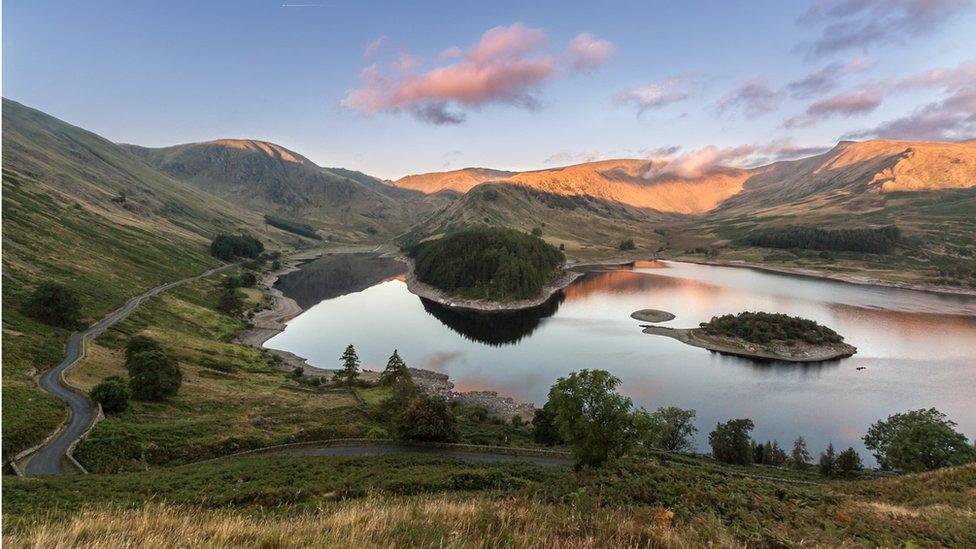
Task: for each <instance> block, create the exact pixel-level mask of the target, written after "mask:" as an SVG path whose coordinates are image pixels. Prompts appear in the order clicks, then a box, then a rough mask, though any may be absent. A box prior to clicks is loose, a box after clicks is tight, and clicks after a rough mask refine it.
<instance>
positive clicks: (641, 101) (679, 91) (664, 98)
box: [614, 75, 693, 114]
mask: <svg viewBox="0 0 976 549" xmlns="http://www.w3.org/2000/svg"><path fill="white" fill-rule="evenodd" d="M692 84H693V79H692V78H691V77H690V76H687V75H677V76H669V77H667V78H665V79H664V80H660V81H658V82H653V83H651V84H648V85H646V86H642V87H639V88H633V89H630V90H625V91H622V92H619V93H617V95H615V96H614V102H615V103H617V104H619V105H633V106H635V107H637V113H638V114H642V113H644V112H645V111H648V110H653V109H659V108H662V107H665V106H667V105H670V104H672V103H677V102H678V101H682V100H684V99H687V98H688V97H690V96H691V93H692V92H691V87H692Z"/></svg>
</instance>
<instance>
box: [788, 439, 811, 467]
mask: <svg viewBox="0 0 976 549" xmlns="http://www.w3.org/2000/svg"><path fill="white" fill-rule="evenodd" d="M810 459H812V458H811V457H810V451H809V450H807V441H806V440H803V437H797V439H796V440H795V441H793V452H791V453H790V465H792V466H793V468H794V469H803V468H805V467H806V466H807V465H808V464H809V463H810Z"/></svg>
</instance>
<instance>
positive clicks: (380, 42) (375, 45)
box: [363, 36, 387, 59]
mask: <svg viewBox="0 0 976 549" xmlns="http://www.w3.org/2000/svg"><path fill="white" fill-rule="evenodd" d="M386 40H387V38H386V36H380V37H379V38H377V39H376V40H373V41H372V42H370V43H369V44H368V45H367V46H366V49H365V50H364V51H363V59H369V58H371V57H373V56H374V55H376V54H377V53H379V51H380V50H381V49H383V46H385V45H386Z"/></svg>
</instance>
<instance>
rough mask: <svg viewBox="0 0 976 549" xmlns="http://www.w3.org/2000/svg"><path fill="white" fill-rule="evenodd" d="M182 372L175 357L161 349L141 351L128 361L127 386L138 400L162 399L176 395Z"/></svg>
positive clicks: (181, 379)
mask: <svg viewBox="0 0 976 549" xmlns="http://www.w3.org/2000/svg"><path fill="white" fill-rule="evenodd" d="M181 383H183V373H182V372H181V371H180V365H179V363H178V362H176V360H175V359H173V358H172V357H170V356H168V355H167V354H166V353H164V352H163V351H159V350H155V351H143V352H141V353H137V354H135V355H133V356H132V360H130V361H129V388H130V389H132V396H133V397H134V398H136V399H138V400H162V399H164V398H167V397H171V396H174V395H176V393H177V392H178V391H179V389H180V384H181Z"/></svg>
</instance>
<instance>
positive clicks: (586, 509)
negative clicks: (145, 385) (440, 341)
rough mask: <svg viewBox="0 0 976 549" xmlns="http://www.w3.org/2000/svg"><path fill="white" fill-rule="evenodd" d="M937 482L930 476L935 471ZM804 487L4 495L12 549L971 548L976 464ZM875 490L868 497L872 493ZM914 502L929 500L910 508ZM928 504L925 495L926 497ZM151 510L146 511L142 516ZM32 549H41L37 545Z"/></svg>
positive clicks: (434, 474) (312, 466) (374, 487)
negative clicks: (69, 546)
mask: <svg viewBox="0 0 976 549" xmlns="http://www.w3.org/2000/svg"><path fill="white" fill-rule="evenodd" d="M930 475H931V474H930ZM930 475H919V476H910V477H904V478H895V479H886V480H876V481H871V482H870V483H866V482H843V481H839V482H834V483H831V484H828V485H822V486H797V485H791V484H785V483H779V482H770V481H762V480H754V479H747V478H739V477H735V476H729V475H727V474H723V473H722V472H720V471H717V472H716V471H708V470H703V469H700V468H695V467H682V466H680V465H677V464H675V463H672V462H669V461H659V460H657V459H647V458H640V459H637V458H634V459H626V460H623V461H621V462H619V463H617V464H615V465H613V466H610V467H606V468H604V469H602V470H601V471H599V472H598V473H593V472H588V473H587V472H584V473H583V474H581V475H575V474H574V473H573V472H572V471H571V469H570V468H568V467H562V468H545V467H540V466H533V465H529V464H475V463H468V462H458V461H453V460H448V459H443V458H436V457H417V456H386V457H373V458H322V457H318V458H308V457H304V458H303V457H287V456H260V457H247V458H240V459H233V460H226V461H218V462H212V463H207V464H200V465H192V466H187V467H182V468H176V469H168V470H163V471H158V472H147V473H129V474H123V475H108V476H106V475H91V476H86V477H66V478H57V479H53V478H52V479H39V480H19V479H16V480H15V479H11V480H8V481H6V482H5V486H4V488H5V490H4V494H3V504H4V537H5V540H4V541H5V542H6V543H8V544H11V546H12V547H17V546H21V545H24V544H28V543H34V544H39V545H50V544H51V543H53V542H54V541H56V540H61V541H62V542H64V543H67V542H71V543H77V542H79V541H81V540H85V541H89V542H90V541H92V540H99V541H101V543H103V544H105V545H110V544H112V543H120V540H129V541H132V542H137V543H147V542H149V541H155V542H156V543H159V544H171V543H173V542H176V541H178V542H179V543H183V544H189V545H195V544H197V543H206V544H208V545H210V544H214V543H215V542H216V541H217V540H219V542H221V543H224V544H230V545H241V544H244V545H256V544H261V543H265V544H268V543H271V544H273V545H278V546H280V545H305V544H315V543H319V544H324V543H329V542H332V543H339V544H342V545H357V546H363V545H367V546H371V545H383V546H390V545H404V544H410V545H424V546H427V545H438V546H439V545H444V544H447V545H451V546H485V545H517V546H523V545H530V546H553V545H564V544H572V545H597V546H615V545H618V546H619V545H648V544H655V545H656V544H662V545H665V546H670V545H679V546H688V545H701V544H703V543H705V542H707V541H711V542H712V543H717V544H720V545H729V544H746V543H748V544H752V545H793V544H798V543H801V542H802V543H806V544H815V545H838V544H845V545H852V544H864V545H888V546H894V545H904V544H906V543H921V544H926V545H959V546H961V545H967V544H972V543H974V542H976V522H974V521H973V520H972V517H973V513H974V511H976V506H974V502H973V500H972V498H971V497H969V496H970V495H971V492H972V490H973V489H976V466H967V467H960V468H955V469H950V470H945V471H941V472H939V473H937V478H938V484H939V486H941V487H942V489H941V490H940V491H938V492H934V493H933V492H926V491H927V490H928V489H929V488H931V487H932V482H933V481H932V480H931V478H930ZM866 486H870V487H871V488H870V489H868V488H866ZM906 492H909V493H912V494H919V495H918V496H915V497H908V498H906V497H903V495H902V494H904V493H906ZM921 494H925V495H921ZM140 509H141V511H140ZM35 546H37V545H35Z"/></svg>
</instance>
